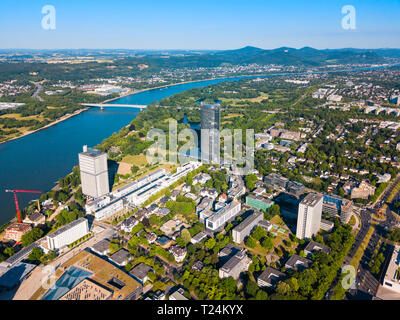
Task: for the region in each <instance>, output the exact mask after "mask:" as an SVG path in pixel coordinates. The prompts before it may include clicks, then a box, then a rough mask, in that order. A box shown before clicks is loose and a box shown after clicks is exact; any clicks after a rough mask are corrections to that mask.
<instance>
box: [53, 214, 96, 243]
mask: <svg viewBox="0 0 400 320" xmlns="http://www.w3.org/2000/svg"><path fill="white" fill-rule="evenodd" d="M88 233H89V224H88V221H87V219H85V218H79V219H77V220H75V221H72V222H70V223H68V224H67V225H65V226H63V227H61V228H60V229H58V230H56V231H54V232H53V233H51V234H49V235H48V236H47V245H48V247H49V249H50V250H58V249H60V248H62V247H64V246H67V245H69V244H71V243H73V242H74V241H76V240H78V239H80V238H82V237H84V236H86V235H87V234H88Z"/></svg>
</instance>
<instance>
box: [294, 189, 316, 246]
mask: <svg viewBox="0 0 400 320" xmlns="http://www.w3.org/2000/svg"><path fill="white" fill-rule="evenodd" d="M322 203H323V201H322V194H318V193H309V194H308V195H307V196H306V197H305V198H304V199H303V200H302V201H301V202H300V204H299V209H298V214H297V229H296V237H297V238H299V239H307V238H311V237H312V236H313V235H315V234H316V233H317V232H318V231H319V229H320V225H321V214H322Z"/></svg>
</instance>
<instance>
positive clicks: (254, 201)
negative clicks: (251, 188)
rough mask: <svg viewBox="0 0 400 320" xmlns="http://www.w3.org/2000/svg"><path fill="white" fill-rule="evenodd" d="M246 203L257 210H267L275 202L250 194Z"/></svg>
mask: <svg viewBox="0 0 400 320" xmlns="http://www.w3.org/2000/svg"><path fill="white" fill-rule="evenodd" d="M246 204H247V205H248V206H250V207H253V208H255V209H257V210H267V209H268V208H270V207H271V206H272V205H273V204H274V202H273V201H271V200H269V199H264V198H261V197H258V196H254V195H248V196H247V197H246Z"/></svg>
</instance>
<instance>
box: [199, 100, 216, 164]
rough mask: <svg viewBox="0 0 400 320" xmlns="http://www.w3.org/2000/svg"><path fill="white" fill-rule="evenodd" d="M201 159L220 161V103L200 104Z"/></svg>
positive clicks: (213, 161)
mask: <svg viewBox="0 0 400 320" xmlns="http://www.w3.org/2000/svg"><path fill="white" fill-rule="evenodd" d="M200 151H201V159H202V161H204V162H206V163H210V162H211V163H218V164H219V163H220V105H219V104H218V103H213V104H208V103H202V104H201V150H200Z"/></svg>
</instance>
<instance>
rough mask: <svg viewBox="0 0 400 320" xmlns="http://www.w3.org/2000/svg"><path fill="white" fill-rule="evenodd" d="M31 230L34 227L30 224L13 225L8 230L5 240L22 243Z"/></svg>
mask: <svg viewBox="0 0 400 320" xmlns="http://www.w3.org/2000/svg"><path fill="white" fill-rule="evenodd" d="M31 230H32V227H31V225H30V224H27V223H13V224H11V225H10V226H8V227H7V228H6V230H5V234H4V239H6V240H14V241H15V242H21V238H22V236H23V235H24V234H26V233H28V232H29V231H31Z"/></svg>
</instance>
